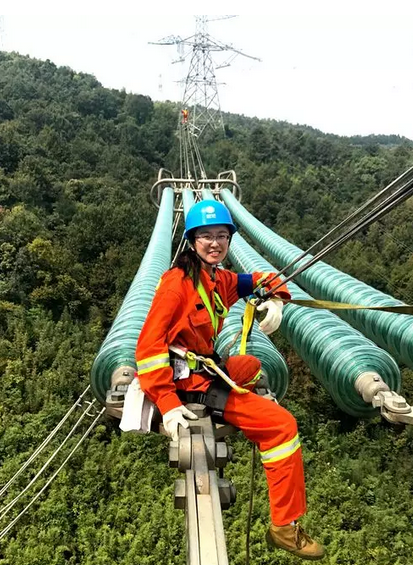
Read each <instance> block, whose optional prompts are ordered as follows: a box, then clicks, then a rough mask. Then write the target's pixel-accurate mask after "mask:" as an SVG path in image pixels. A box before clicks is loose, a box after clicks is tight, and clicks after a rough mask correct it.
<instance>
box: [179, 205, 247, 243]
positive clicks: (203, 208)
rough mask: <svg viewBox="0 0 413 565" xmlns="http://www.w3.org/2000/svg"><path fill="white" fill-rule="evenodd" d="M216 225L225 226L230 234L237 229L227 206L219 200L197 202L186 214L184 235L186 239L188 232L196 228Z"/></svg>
mask: <svg viewBox="0 0 413 565" xmlns="http://www.w3.org/2000/svg"><path fill="white" fill-rule="evenodd" d="M216 225H224V226H227V227H228V229H229V231H230V234H231V235H232V234H233V233H235V232H236V231H237V228H236V227H235V225H234V222H233V221H232V218H231V214H230V213H229V210H228V208H227V207H226V206H224V205H223V204H221V202H218V201H217V200H203V201H202V202H197V203H196V204H194V205H193V206H192V208H191V209H190V210H189V212H188V214H187V215H186V218H185V237H186V238H187V239H188V234H189V232H190V231H191V230H194V229H196V228H201V227H203V226H216Z"/></svg>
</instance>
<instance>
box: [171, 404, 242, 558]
mask: <svg viewBox="0 0 413 565" xmlns="http://www.w3.org/2000/svg"><path fill="white" fill-rule="evenodd" d="M187 407H188V409H189V410H191V411H192V412H194V413H196V414H197V416H198V417H199V419H198V420H195V421H190V420H189V421H188V424H189V426H188V428H186V429H184V428H182V427H180V429H179V440H178V441H177V442H171V444H170V450H169V462H170V465H171V467H176V468H178V469H179V470H180V471H182V472H184V473H185V479H180V480H177V481H175V508H179V509H182V510H185V513H186V532H187V548H188V555H187V563H188V565H228V557H227V551H226V543H225V534H224V526H223V522H222V513H221V512H222V509H223V508H224V509H226V508H229V506H230V505H231V504H232V503H233V502H234V501H235V495H236V492H235V488H234V487H233V485H232V484H231V483H230V481H228V480H226V479H224V478H218V477H217V473H216V467H223V466H225V464H226V463H227V461H228V460H229V459H230V451H229V450H228V448H227V445H226V443H225V442H222V441H217V440H216V437H215V433H214V427H213V424H212V421H211V418H210V417H209V416H208V417H206V415H205V414H206V409H205V407H204V406H202V405H199V404H187Z"/></svg>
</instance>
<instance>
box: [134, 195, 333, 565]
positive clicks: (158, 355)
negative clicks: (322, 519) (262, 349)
mask: <svg viewBox="0 0 413 565" xmlns="http://www.w3.org/2000/svg"><path fill="white" fill-rule="evenodd" d="M235 231H236V227H235V225H234V223H233V221H232V218H231V215H230V213H229V211H228V209H227V208H226V207H225V206H224V205H223V204H221V203H220V202H216V201H212V200H205V201H203V202H198V203H197V204H195V205H194V206H193V207H192V208H191V209H190V211H189V213H188V215H187V217H186V220H185V237H186V238H187V240H188V242H189V248H188V249H187V250H186V251H183V252H182V253H181V254H180V255H179V256H178V258H177V260H176V262H175V264H174V266H173V268H171V269H170V270H169V271H167V272H166V273H165V274H164V275H163V276H162V278H161V280H160V282H159V284H158V287H157V292H156V294H155V297H154V299H153V302H152V306H151V309H150V311H149V313H148V316H147V319H146V321H145V323H144V325H143V328H142V331H141V333H140V336H139V339H138V343H137V347H136V361H137V367H138V376H139V380H140V384H141V387H142V390H143V391H144V392H145V394H146V395H147V396H148V397H149V398H150V400H151V401H152V402H154V403H155V404H156V405H157V407H158V408H159V410H160V412H161V414H162V416H163V424H164V429H165V432H166V433H167V434H168V435H169V436H170V437H171V438H172V439H173V440H175V441H176V440H177V439H178V426H179V425H182V426H184V427H187V426H188V423H187V421H186V420H185V418H189V419H196V418H197V416H196V415H195V414H193V413H192V412H190V411H189V410H188V409H187V408H186V407H185V406H184V405H183V403H182V402H183V401H184V402H185V401H194V400H193V399H194V398H196V394H203V395H204V396H203V398H204V399H206V402H205V403H206V404H207V406H211V404H208V398H209V397H210V396H211V395H210V394H208V393H210V392H211V390H214V392H215V393H216V392H217V389H219V392H218V396H219V398H220V402H218V404H220V405H219V406H218V407H217V406H212V407H213V408H217V410H216V411H217V412H219V411H220V412H221V414H223V417H224V419H225V421H226V422H228V423H229V424H232V425H234V426H236V427H238V428H239V429H241V430H242V431H243V433H244V434H245V436H246V437H247V438H248V439H249V440H250V441H253V442H254V443H256V444H257V446H258V449H259V451H260V454H261V458H262V462H263V466H264V470H265V473H266V477H267V482H268V489H269V499H270V511H271V519H272V524H271V525H270V528H269V530H268V532H267V542H268V543H269V544H270V545H272V546H275V547H279V548H282V549H285V550H287V551H290V552H291V553H293V554H294V555H296V556H299V557H301V558H303V559H313V560H314V559H321V558H322V557H323V555H324V548H323V547H322V546H321V545H320V544H318V543H317V542H316V541H314V540H312V539H311V538H310V537H309V536H308V535H307V534H306V533H305V532H304V531H303V530H302V529H301V528H300V526H299V525H298V524H297V523H296V522H295V521H296V520H297V519H298V518H299V517H300V516H302V515H303V514H304V512H305V509H306V503H305V485H304V473H303V464H302V455H301V447H300V441H299V438H298V434H297V424H296V421H295V419H294V417H293V416H292V415H291V414H290V413H289V412H288V411H287V410H285V409H284V408H282V407H281V406H280V405H278V404H277V403H276V402H273V401H271V400H269V399H267V398H263V397H261V396H258V395H256V394H254V393H252V392H250V393H249V394H241V393H240V392H237V391H236V390H234V389H233V388H230V387H228V386H227V385H226V384H224V385H223V384H222V383H223V381H222V380H221V379H220V378H219V377H216V379H213V378H212V377H211V374H210V373H209V372H207V371H205V369H204V367H203V366H202V365H201V366H196V367H192V370H190V369H189V367H188V366H187V365H186V364H185V363H182V360H179V361H178V362H177V363H176V369H175V371H174V369H173V368H172V366H171V360H173V355H172V353H171V352H170V347H172V349H173V351H175V352H176V351H191V352H193V353H196V354H197V355H202V356H204V357H210V358H214V357H215V356H214V341H215V339H216V336H217V334H218V333H219V332H220V330H221V328H222V325H223V319H224V317H225V316H226V314H227V311H228V308H229V307H230V306H231V305H232V304H234V303H235V302H236V301H237V300H238V299H239V298H241V297H243V296H249V295H251V294H252V293H253V292H254V291H255V289H256V287H257V285H259V284H260V285H261V286H263V287H264V288H265V289H266V290H269V289H270V288H271V287H272V286H275V285H276V284H278V283H279V282H280V281H279V279H275V280H273V281H271V283H270V284H265V280H266V279H267V280H269V279H271V278H272V276H273V273H252V274H238V275H237V274H235V273H232V272H231V271H228V270H225V269H217V268H216V267H217V265H218V264H219V263H221V262H222V261H223V260H224V259H225V257H226V255H227V253H228V248H229V245H230V242H231V237H232V235H233V234H234V233H235ZM262 283H264V284H262ZM276 294H277V296H278V297H279V299H278V300H277V299H274V300H268V301H266V302H264V303H262V304H261V305H260V306H259V307H258V309H260V310H267V315H266V317H265V319H264V320H263V321H262V322H261V324H260V327H261V329H262V330H263V331H265V333H272V332H273V331H274V330H276V329H277V328H278V327H279V325H280V323H281V309H282V301H281V300H280V298H289V297H290V294H289V292H288V290H287V287H286V286H285V285H283V286H281V287H279V288H278V289H277V293H276ZM215 359H216V358H215ZM260 369H261V364H260V361H259V360H258V359H256V358H255V357H253V356H251V355H243V356H240V355H238V356H233V357H230V358H229V359H228V361H227V362H226V364H225V372H226V374H227V375H229V377H230V378H231V379H232V381H234V382H235V383H236V384H237V385H239V386H241V387H243V388H244V389H248V390H251V391H252V390H253V388H254V386H255V383H256V382H257V381H258V379H259V376H260ZM212 396H213V397H214V398H216V396H217V394H213V395H212ZM212 404H213V403H212Z"/></svg>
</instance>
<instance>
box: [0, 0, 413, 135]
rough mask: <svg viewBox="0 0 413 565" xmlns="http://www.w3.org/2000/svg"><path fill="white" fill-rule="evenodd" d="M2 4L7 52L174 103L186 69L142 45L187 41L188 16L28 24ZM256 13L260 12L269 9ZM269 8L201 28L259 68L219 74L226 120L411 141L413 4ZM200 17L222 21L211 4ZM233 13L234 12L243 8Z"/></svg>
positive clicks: (42, 18) (239, 61)
mask: <svg viewBox="0 0 413 565" xmlns="http://www.w3.org/2000/svg"><path fill="white" fill-rule="evenodd" d="M2 4H3V5H2V12H4V14H3V30H4V31H3V33H2V43H3V46H2V48H3V49H5V50H7V51H18V52H20V53H22V54H28V55H30V56H33V57H37V58H40V59H50V60H52V61H53V62H54V63H56V64H57V65H68V66H70V67H72V68H73V69H74V70H76V71H83V72H87V73H92V74H93V75H95V76H96V77H97V79H98V80H99V81H100V82H101V83H102V84H103V85H104V86H106V87H110V88H118V89H121V88H125V89H126V90H127V91H128V92H129V91H131V92H136V93H141V94H148V95H149V96H151V97H152V98H153V99H154V100H166V99H170V100H180V98H181V96H182V91H181V87H180V85H179V83H178V82H176V81H179V79H181V78H182V77H184V76H185V75H186V71H187V68H188V63H189V59H187V60H186V63H185V64H180V63H176V64H172V61H173V60H174V59H177V58H178V54H177V50H176V47H175V46H170V47H160V46H156V45H149V44H148V42H149V41H157V40H159V39H161V38H164V37H166V36H170V35H175V36H180V37H188V36H191V35H193V33H194V31H195V19H194V16H192V15H189V14H187V12H188V11H189V10H188V8H187V9H185V6H184V5H182V6H181V7H178V5H174V6H175V7H176V12H175V13H174V14H173V15H166V14H163V15H158V16H154V15H142V14H139V13H138V10H137V9H136V6H137V3H132V2H128V1H126V0H121V1H120V2H117V3H116V5H113V4H112V5H111V6H110V8H111V10H113V9H114V7H116V9H117V10H118V13H117V14H112V13H111V11H110V10H109V9H106V7H105V4H104V3H103V4H102V3H98V2H95V1H90V2H83V3H81V2H79V1H78V0H76V1H72V2H71V4H70V5H71V7H72V10H73V12H78V13H79V15H74V14H70V15H68V14H66V15H63V14H59V11H58V9H57V8H56V4H57V3H54V4H50V7H48V6H47V2H43V3H42V2H40V3H38V2H36V14H30V13H27V12H30V9H31V8H30V6H32V5H31V4H29V3H26V7H25V6H24V4H25V3H24V2H20V3H19V2H16V1H14V2H13V4H11V3H10V4H7V2H6V3H4V2H3V3H2ZM191 6H192V10H194V8H199V10H198V11H202V6H195V5H193V4H191ZM235 6H236V7H235ZM259 6H260V11H265V3H260V5H259ZM268 6H271V10H270V9H269V10H268V12H271V15H268V14H267V15H260V14H258V13H257V14H255V15H240V16H238V17H237V18H233V19H227V20H223V21H213V22H210V23H209V33H210V35H211V36H212V37H214V38H216V39H219V40H220V41H222V42H224V43H228V44H232V45H234V47H236V48H238V49H241V50H242V51H244V52H245V53H247V54H249V55H253V56H255V57H259V58H260V59H262V62H256V61H252V60H250V59H247V58H244V57H237V58H236V59H235V60H234V62H233V63H232V65H231V66H230V67H226V68H223V69H221V70H217V77H218V81H219V82H220V83H225V84H220V86H219V94H220V101H221V107H222V110H224V111H228V112H234V113H240V114H245V115H248V116H254V115H255V116H258V117H260V118H274V119H276V120H286V121H288V122H291V123H293V124H295V123H299V124H308V125H311V126H313V127H316V128H318V129H320V130H322V131H324V132H329V133H336V134H339V135H352V134H362V135H368V134H371V133H374V134H380V133H385V134H391V133H395V134H399V135H404V136H406V137H409V138H410V139H413V2H411V1H409V2H408V1H407V0H406V1H405V0H392V1H390V0H389V1H388V2H381V1H380V0H376V1H375V2H374V1H370V0H359V1H358V2H355V1H353V0H347V1H346V2H342V1H336V2H333V0H329V1H324V0H315V1H314V2H311V0H307V1H306V2H304V1H301V0H300V1H293V0H290V1H289V2H277V1H274V2H272V3H268ZM138 7H139V6H138ZM151 7H152V9H153V10H154V11H155V5H154V4H151ZM25 8H26V9H25ZM93 8H94V9H93ZM208 8H210V9H211V8H212V9H214V8H216V9H217V11H218V10H219V8H218V4H216V5H212V6H211V5H208ZM231 8H232V10H233V11H240V8H242V4H241V5H240V4H239V3H237V4H236V5H235V3H234V4H233V5H231V4H228V11H231ZM7 11H9V12H10V13H9V14H8V13H6V12H7ZM87 11H89V12H90V14H92V13H93V12H94V13H93V15H87V14H85V13H84V12H87ZM11 12H13V13H14V15H12V13H11ZM160 12H161V10H160ZM81 14H82V15H81ZM211 17H212V16H211ZM224 57H228V55H226V56H224ZM224 57H223V56H222V55H221V56H220V57H217V58H216V61H217V64H219V63H220V62H221V63H222V62H223V60H224Z"/></svg>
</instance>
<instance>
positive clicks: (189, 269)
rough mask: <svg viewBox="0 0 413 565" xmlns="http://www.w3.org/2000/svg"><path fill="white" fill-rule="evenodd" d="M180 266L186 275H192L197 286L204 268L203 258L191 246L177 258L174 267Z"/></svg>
mask: <svg viewBox="0 0 413 565" xmlns="http://www.w3.org/2000/svg"><path fill="white" fill-rule="evenodd" d="M174 267H178V268H179V269H182V270H183V272H184V273H185V276H186V277H190V278H191V279H192V281H193V283H194V286H195V288H196V287H197V286H198V283H199V278H200V274H201V269H202V263H201V259H200V258H199V257H198V255H197V254H196V253H195V251H194V250H193V249H192V248H191V247H189V248H188V249H185V251H182V252H181V253H180V254H179V255H178V257H177V258H176V259H175V261H174V264H173V265H172V268H174Z"/></svg>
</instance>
